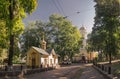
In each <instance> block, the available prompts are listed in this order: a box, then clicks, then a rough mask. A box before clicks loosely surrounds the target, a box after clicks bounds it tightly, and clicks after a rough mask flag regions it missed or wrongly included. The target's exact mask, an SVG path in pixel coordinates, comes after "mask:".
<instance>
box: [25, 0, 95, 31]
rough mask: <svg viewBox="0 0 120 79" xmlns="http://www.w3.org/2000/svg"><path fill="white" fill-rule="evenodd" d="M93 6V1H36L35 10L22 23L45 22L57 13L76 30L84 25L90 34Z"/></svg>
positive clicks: (93, 12)
mask: <svg viewBox="0 0 120 79" xmlns="http://www.w3.org/2000/svg"><path fill="white" fill-rule="evenodd" d="M94 5H95V3H94V2H93V0H38V6H37V9H36V10H35V11H34V12H33V13H32V15H28V16H27V17H26V18H25V19H23V22H24V23H28V22H31V21H35V20H42V21H44V22H46V21H48V18H49V16H50V15H51V14H53V13H57V14H61V15H63V16H68V17H67V19H68V20H70V21H71V22H72V24H73V25H75V26H77V27H78V28H80V27H81V26H82V25H84V26H85V28H86V29H87V32H90V31H91V28H92V27H93V24H94V16H95V10H94ZM77 12H80V13H77Z"/></svg>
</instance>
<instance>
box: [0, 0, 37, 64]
mask: <svg viewBox="0 0 120 79" xmlns="http://www.w3.org/2000/svg"><path fill="white" fill-rule="evenodd" d="M36 4H37V0H6V1H4V0H1V1H0V19H1V20H4V21H5V26H6V29H7V31H8V36H9V42H10V45H9V56H8V65H9V66H11V65H12V59H13V55H14V38H15V36H18V35H19V34H20V33H21V32H22V31H23V29H24V24H23V23H22V18H24V17H25V15H26V13H28V14H30V13H32V12H33V10H34V9H35V8H36Z"/></svg>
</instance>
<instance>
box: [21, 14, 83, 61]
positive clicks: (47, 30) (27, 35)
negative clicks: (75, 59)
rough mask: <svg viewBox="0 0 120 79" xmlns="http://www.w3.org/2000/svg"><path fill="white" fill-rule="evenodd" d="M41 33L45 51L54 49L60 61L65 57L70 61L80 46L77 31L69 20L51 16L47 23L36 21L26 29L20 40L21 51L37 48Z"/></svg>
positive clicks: (54, 15)
mask: <svg viewBox="0 0 120 79" xmlns="http://www.w3.org/2000/svg"><path fill="white" fill-rule="evenodd" d="M30 27H31V26H30ZM43 33H44V37H45V40H46V42H47V49H49V48H54V49H55V51H56V53H57V54H59V55H60V56H61V57H60V58H61V59H62V60H63V59H64V57H65V56H66V55H67V56H68V57H69V58H70V59H72V56H73V55H74V54H75V53H77V52H78V51H79V47H80V45H81V44H80V42H81V35H80V32H79V30H78V29H77V27H75V26H73V25H72V24H71V22H70V21H69V20H66V19H65V18H64V17H63V16H61V15H58V14H53V15H51V16H50V18H49V22H48V23H42V22H41V21H36V22H35V23H34V24H33V26H32V28H30V29H26V31H25V32H24V33H23V35H22V38H21V39H22V40H21V44H22V46H23V47H22V49H25V51H27V50H28V48H29V47H31V46H37V47H38V46H39V44H40V41H41V39H42V36H43ZM38 39H39V40H38ZM29 41H30V42H31V43H29ZM28 44H29V45H28ZM24 45H25V46H24ZM28 46H29V47H28ZM27 47H28V48H27ZM39 47H40V46H39ZM26 49H27V50H26Z"/></svg>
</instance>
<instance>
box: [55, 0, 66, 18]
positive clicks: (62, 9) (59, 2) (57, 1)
mask: <svg viewBox="0 0 120 79" xmlns="http://www.w3.org/2000/svg"><path fill="white" fill-rule="evenodd" d="M57 2H58V5H59V7H60V9H61V11H62V13H63V15H64V16H65V12H64V10H63V8H62V6H61V4H60V2H59V0H57Z"/></svg>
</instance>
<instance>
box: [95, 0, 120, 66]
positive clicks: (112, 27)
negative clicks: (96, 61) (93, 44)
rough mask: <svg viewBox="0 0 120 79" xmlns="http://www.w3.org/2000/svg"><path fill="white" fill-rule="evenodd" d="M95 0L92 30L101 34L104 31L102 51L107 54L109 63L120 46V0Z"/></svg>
mask: <svg viewBox="0 0 120 79" xmlns="http://www.w3.org/2000/svg"><path fill="white" fill-rule="evenodd" d="M94 1H95V2H96V5H95V10H96V16H95V24H94V27H93V31H94V32H95V33H97V32H98V33H99V34H100V35H102V32H104V34H105V36H106V37H104V38H103V40H104V47H105V48H104V49H103V50H104V51H105V52H106V53H107V55H108V56H109V64H111V60H112V56H113V55H115V54H117V53H118V51H119V47H120V42H118V41H119V40H118V39H119V38H120V37H119V31H120V29H119V28H120V0H109V1H108V0H94ZM102 43H103V42H102Z"/></svg>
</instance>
